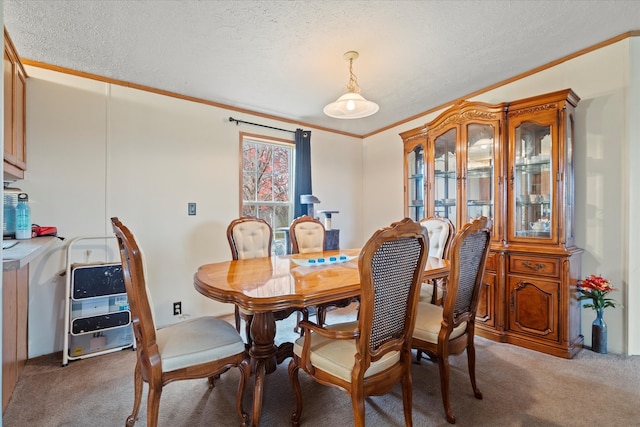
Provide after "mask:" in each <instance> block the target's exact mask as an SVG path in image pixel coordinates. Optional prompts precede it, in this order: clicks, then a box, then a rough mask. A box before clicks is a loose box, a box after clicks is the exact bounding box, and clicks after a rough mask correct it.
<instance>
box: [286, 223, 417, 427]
mask: <svg viewBox="0 0 640 427" xmlns="http://www.w3.org/2000/svg"><path fill="white" fill-rule="evenodd" d="M428 247H429V238H428V236H427V234H426V230H424V228H422V227H421V226H420V224H418V223H417V222H414V221H412V220H410V219H408V218H405V219H403V220H402V221H399V222H396V223H393V224H391V225H390V226H389V227H386V228H383V229H380V230H378V231H376V232H375V233H374V234H373V236H371V238H370V239H369V240H368V242H367V243H366V244H365V245H364V247H363V248H362V251H361V252H360V257H359V259H358V269H359V273H360V313H359V316H358V320H356V321H353V322H349V323H342V324H334V325H330V326H328V327H326V328H324V327H322V326H321V325H320V324H314V323H312V322H310V321H308V320H303V321H302V322H300V328H302V330H303V334H302V336H301V337H300V338H298V339H297V340H296V342H295V343H294V346H293V353H294V355H293V359H292V360H291V362H290V363H289V378H290V381H291V384H292V386H293V390H294V394H295V397H296V408H295V411H294V412H293V414H292V415H291V421H292V424H293V425H294V426H297V425H299V422H300V417H301V415H302V390H301V388H300V381H299V375H298V374H299V370H300V369H302V370H304V371H305V372H306V373H307V374H308V375H309V376H310V377H311V378H313V379H314V380H316V381H317V382H319V383H321V384H324V385H331V386H335V387H338V388H340V389H342V390H344V391H345V392H347V393H348V394H349V395H351V402H352V407H353V414H354V425H356V426H364V424H365V404H364V399H365V397H367V396H380V395H383V394H386V393H388V392H390V391H391V390H393V389H394V388H395V386H396V384H397V383H400V384H401V389H402V402H403V407H404V417H405V424H406V425H407V426H410V425H411V424H412V417H411V411H412V385H411V331H412V330H413V325H414V322H415V307H416V304H417V301H418V293H419V290H420V288H419V287H420V284H421V282H422V274H423V271H424V268H425V263H426V260H427V251H428ZM328 409H330V408H328Z"/></svg>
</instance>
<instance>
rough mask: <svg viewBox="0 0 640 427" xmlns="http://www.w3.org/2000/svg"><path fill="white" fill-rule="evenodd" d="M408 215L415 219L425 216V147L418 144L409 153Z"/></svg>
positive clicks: (418, 219)
mask: <svg viewBox="0 0 640 427" xmlns="http://www.w3.org/2000/svg"><path fill="white" fill-rule="evenodd" d="M406 161H407V208H408V209H407V215H408V216H409V218H411V219H413V220H414V221H420V220H421V219H422V218H424V217H425V211H424V207H425V206H424V170H425V169H424V147H423V146H422V145H416V146H415V148H413V150H411V151H409V152H408V153H407V160H406Z"/></svg>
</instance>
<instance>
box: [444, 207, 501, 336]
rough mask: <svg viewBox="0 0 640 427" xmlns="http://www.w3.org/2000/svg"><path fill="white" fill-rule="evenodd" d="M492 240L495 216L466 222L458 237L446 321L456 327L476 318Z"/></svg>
mask: <svg viewBox="0 0 640 427" xmlns="http://www.w3.org/2000/svg"><path fill="white" fill-rule="evenodd" d="M490 242H491V220H490V219H488V218H486V217H480V218H477V219H475V220H474V221H472V222H470V223H468V224H465V226H464V227H462V229H461V230H460V232H459V233H458V234H456V236H455V237H454V239H453V242H452V243H451V250H450V252H449V259H450V261H451V270H450V273H449V281H448V282H447V298H445V302H444V307H443V325H444V323H445V322H446V323H447V324H448V325H449V328H452V329H453V328H455V327H457V326H458V325H460V324H462V323H463V322H470V323H471V324H473V323H474V322H475V317H476V310H477V308H478V296H479V294H480V287H481V285H482V278H483V276H484V270H485V265H486V263H487V256H488V254H489V244H490Z"/></svg>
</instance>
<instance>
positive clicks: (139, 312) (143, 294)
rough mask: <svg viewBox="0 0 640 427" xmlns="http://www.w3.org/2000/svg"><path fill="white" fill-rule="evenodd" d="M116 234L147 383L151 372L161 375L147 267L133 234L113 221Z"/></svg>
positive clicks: (137, 346)
mask: <svg viewBox="0 0 640 427" xmlns="http://www.w3.org/2000/svg"><path fill="white" fill-rule="evenodd" d="M111 225H112V227H113V232H114V233H115V235H116V238H117V240H118V247H119V249H120V260H121V262H122V273H123V276H124V285H125V288H126V291H127V298H128V300H129V309H130V311H131V319H132V324H133V334H134V336H135V339H136V351H137V353H138V360H139V363H141V365H142V372H143V376H144V377H145V379H146V378H147V375H148V374H149V370H150V369H158V374H159V375H160V373H161V372H162V362H161V360H160V352H159V349H158V346H157V344H156V327H155V323H154V319H153V314H152V305H151V302H150V299H149V295H148V289H147V285H146V277H145V264H144V259H143V255H142V251H141V250H140V247H139V246H138V242H136V239H135V237H134V236H133V234H132V233H131V231H130V230H129V229H128V228H127V227H126V226H125V225H124V224H122V223H121V222H120V220H119V219H118V218H117V217H114V218H111Z"/></svg>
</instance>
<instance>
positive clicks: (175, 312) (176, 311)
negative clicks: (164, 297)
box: [173, 301, 182, 316]
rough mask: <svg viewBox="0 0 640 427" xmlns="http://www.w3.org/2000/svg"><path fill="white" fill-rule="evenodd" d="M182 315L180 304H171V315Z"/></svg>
mask: <svg viewBox="0 0 640 427" xmlns="http://www.w3.org/2000/svg"><path fill="white" fill-rule="evenodd" d="M181 314H182V302H180V301H178V302H174V303H173V315H174V316H180V315H181Z"/></svg>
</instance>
